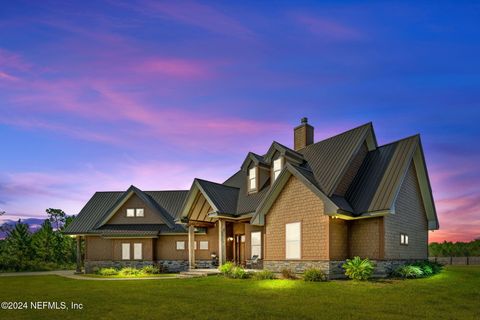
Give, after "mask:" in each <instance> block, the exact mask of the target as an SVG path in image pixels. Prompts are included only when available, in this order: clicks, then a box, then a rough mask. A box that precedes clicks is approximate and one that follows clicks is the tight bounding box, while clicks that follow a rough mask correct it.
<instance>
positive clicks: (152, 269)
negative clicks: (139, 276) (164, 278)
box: [141, 266, 160, 274]
mask: <svg viewBox="0 0 480 320" xmlns="http://www.w3.org/2000/svg"><path fill="white" fill-rule="evenodd" d="M141 272H142V273H144V274H159V273H160V268H158V267H156V266H145V267H143V268H142V269H141Z"/></svg>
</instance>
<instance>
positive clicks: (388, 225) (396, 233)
mask: <svg viewBox="0 0 480 320" xmlns="http://www.w3.org/2000/svg"><path fill="white" fill-rule="evenodd" d="M400 233H405V234H407V235H408V238H409V239H408V240H409V241H408V242H409V244H408V245H407V246H405V245H401V244H400ZM385 258H386V259H427V258H428V223H427V217H426V213H425V209H424V207H423V202H422V199H421V195H420V188H419V186H418V181H417V176H416V172H415V166H414V164H413V162H412V164H411V165H410V168H409V169H408V172H407V175H406V177H405V180H404V181H403V184H402V186H401V188H400V192H399V194H398V197H397V200H396V202H395V214H392V215H389V216H387V217H385Z"/></svg>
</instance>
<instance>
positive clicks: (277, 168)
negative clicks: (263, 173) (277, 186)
mask: <svg viewBox="0 0 480 320" xmlns="http://www.w3.org/2000/svg"><path fill="white" fill-rule="evenodd" d="M282 162H283V160H282V158H278V159H275V160H274V161H273V181H275V180H277V177H278V175H279V174H280V172H282Z"/></svg>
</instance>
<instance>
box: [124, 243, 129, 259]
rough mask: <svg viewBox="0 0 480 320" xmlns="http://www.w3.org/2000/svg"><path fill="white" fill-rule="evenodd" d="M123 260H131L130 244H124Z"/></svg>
mask: <svg viewBox="0 0 480 320" xmlns="http://www.w3.org/2000/svg"><path fill="white" fill-rule="evenodd" d="M122 260H130V243H122Z"/></svg>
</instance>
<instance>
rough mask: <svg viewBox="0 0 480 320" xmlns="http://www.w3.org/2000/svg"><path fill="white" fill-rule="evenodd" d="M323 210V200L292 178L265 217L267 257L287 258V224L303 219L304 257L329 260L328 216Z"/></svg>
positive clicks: (302, 258)
mask: <svg viewBox="0 0 480 320" xmlns="http://www.w3.org/2000/svg"><path fill="white" fill-rule="evenodd" d="M323 210H324V205H323V202H322V201H321V200H320V199H319V198H318V197H317V196H316V195H315V194H314V193H313V192H311V191H310V190H309V189H308V188H307V187H306V186H305V185H303V183H301V182H300V181H299V180H298V179H297V178H295V177H293V176H292V177H290V179H289V180H288V182H287V183H286V185H285V186H284V188H283V190H282V192H281V193H280V195H279V196H278V198H277V200H276V201H275V203H274V204H273V206H272V207H271V208H270V211H269V212H268V213H267V215H266V216H265V249H264V253H265V260H285V224H286V223H292V222H301V234H302V238H301V260H327V259H328V257H329V246H328V227H329V217H328V216H326V215H324V214H323Z"/></svg>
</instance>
